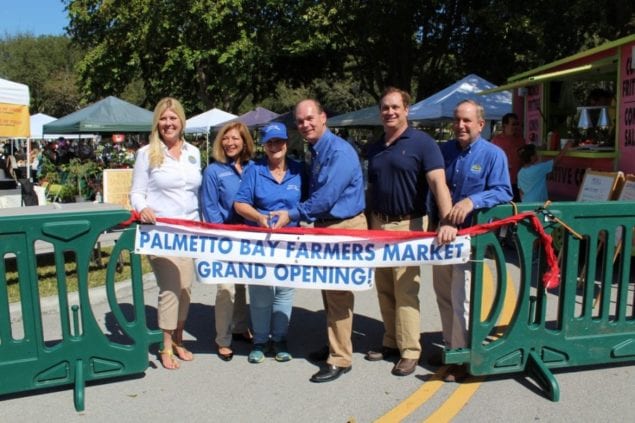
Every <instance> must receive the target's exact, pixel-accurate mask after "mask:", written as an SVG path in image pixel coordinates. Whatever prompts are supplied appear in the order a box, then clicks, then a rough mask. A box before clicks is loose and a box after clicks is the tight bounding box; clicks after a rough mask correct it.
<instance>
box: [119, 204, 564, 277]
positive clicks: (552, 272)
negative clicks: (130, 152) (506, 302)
mask: <svg viewBox="0 0 635 423" xmlns="http://www.w3.org/2000/svg"><path fill="white" fill-rule="evenodd" d="M523 219H529V221H530V222H531V224H532V226H533V228H534V230H535V231H536V232H537V233H538V235H539V236H540V240H541V242H542V246H543V247H544V249H545V254H546V259H547V266H548V269H547V271H546V272H545V274H544V275H543V276H542V283H543V285H544V287H545V288H546V289H552V288H557V287H558V285H559V284H560V269H559V267H558V260H557V258H556V254H555V252H554V251H553V244H552V239H551V235H549V234H547V233H546V232H545V230H544V228H543V227H542V225H541V224H540V220H539V219H538V217H537V216H536V214H535V213H534V212H524V213H519V214H516V215H513V216H509V217H506V218H503V219H500V220H494V221H492V222H489V223H481V224H478V225H474V226H470V227H469V228H465V229H460V230H459V231H458V235H470V236H475V235H482V234H484V233H487V232H490V231H493V230H495V229H498V228H500V227H501V226H505V225H509V224H510V223H517V222H520V221H521V220H523ZM134 222H139V223H142V222H141V221H140V215H139V213H138V212H137V211H134V210H133V211H131V212H130V219H128V220H126V221H124V222H122V223H121V224H120V225H121V226H129V225H131V224H132V223H134ZM157 222H161V223H167V224H171V225H179V226H188V227H193V228H205V229H221V230H226V231H227V230H229V231H231V230H234V231H248V232H273V230H272V229H269V228H262V227H259V226H249V225H227V224H218V223H207V222H197V221H193V220H186V219H173V218H169V217H157ZM275 232H276V233H280V234H291V235H306V234H311V235H337V236H353V237H357V238H363V239H371V240H379V241H407V240H411V239H419V238H433V237H435V236H436V233H435V232H415V231H381V230H375V229H368V230H364V229H332V228H306V227H284V228H279V229H276V230H275Z"/></svg>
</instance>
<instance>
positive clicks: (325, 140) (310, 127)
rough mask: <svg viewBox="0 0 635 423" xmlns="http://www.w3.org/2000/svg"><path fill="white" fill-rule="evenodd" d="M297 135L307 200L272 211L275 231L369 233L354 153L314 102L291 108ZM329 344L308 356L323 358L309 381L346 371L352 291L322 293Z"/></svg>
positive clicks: (350, 353) (349, 359) (326, 379)
mask: <svg viewBox="0 0 635 423" xmlns="http://www.w3.org/2000/svg"><path fill="white" fill-rule="evenodd" d="M295 120H296V125H297V127H298V131H299V132H300V134H301V135H302V137H304V139H305V140H307V142H308V143H309V150H310V151H311V174H310V178H309V197H308V199H307V200H306V201H303V202H301V203H300V204H298V205H297V206H296V207H295V208H293V209H290V210H282V211H277V212H272V213H271V214H272V215H277V216H278V223H277V224H276V226H275V227H282V226H284V225H286V224H287V223H288V222H289V221H290V220H292V221H298V220H304V221H307V222H313V223H314V225H315V227H316V228H338V229H368V225H367V223H366V216H365V215H364V209H365V207H366V203H365V199H364V178H363V175H362V168H361V165H360V162H359V157H358V155H357V152H356V151H355V149H354V148H353V147H352V146H351V145H350V144H349V143H348V142H346V141H345V140H343V139H342V138H340V137H338V136H337V135H335V134H334V133H332V132H331V131H330V130H329V129H328V128H327V126H326V113H324V109H323V108H322V106H321V105H320V103H319V102H318V101H316V100H313V99H307V100H302V101H300V102H299V103H298V104H297V105H296V107H295ZM322 299H323V301H324V309H325V311H326V321H327V332H328V340H329V345H328V349H327V350H325V351H323V352H317V353H312V354H310V357H311V358H315V359H322V360H326V366H324V367H322V369H320V371H319V372H317V373H316V374H314V375H313V376H312V377H311V382H316V383H319V382H329V381H331V380H335V379H337V378H338V377H340V376H341V375H342V374H344V373H347V372H348V371H350V370H351V368H352V362H353V343H352V341H351V335H352V334H353V303H354V297H353V293H352V292H351V291H337V290H324V291H322Z"/></svg>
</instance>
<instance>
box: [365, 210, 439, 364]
mask: <svg viewBox="0 0 635 423" xmlns="http://www.w3.org/2000/svg"><path fill="white" fill-rule="evenodd" d="M426 225H427V218H426V217H419V218H416V219H409V220H400V221H394V222H385V221H383V220H381V219H380V218H379V217H378V216H377V215H376V214H374V213H372V214H371V218H370V227H371V229H381V230H385V231H422V230H423V229H424V228H425V227H426ZM375 286H376V287H377V298H378V300H379V309H380V311H381V316H382V319H383V321H384V338H383V340H382V345H383V346H385V347H389V348H398V349H399V351H400V353H401V357H402V358H409V359H415V360H417V359H419V357H420V356H421V342H420V338H421V313H420V306H419V288H420V286H421V277H420V274H419V267H418V266H410V267H379V268H377V269H375Z"/></svg>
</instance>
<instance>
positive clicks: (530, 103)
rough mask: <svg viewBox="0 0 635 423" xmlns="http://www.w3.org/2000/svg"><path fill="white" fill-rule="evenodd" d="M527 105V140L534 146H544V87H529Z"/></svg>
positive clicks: (526, 98)
mask: <svg viewBox="0 0 635 423" xmlns="http://www.w3.org/2000/svg"><path fill="white" fill-rule="evenodd" d="M525 100H526V101H527V105H526V107H525V110H526V111H527V112H526V113H527V115H526V116H527V120H526V122H527V126H526V127H525V131H526V133H525V139H526V140H527V141H529V142H530V143H532V144H535V145H537V146H542V145H543V142H542V120H543V118H542V110H541V109H540V108H541V100H542V85H532V86H530V87H527V96H526V97H525Z"/></svg>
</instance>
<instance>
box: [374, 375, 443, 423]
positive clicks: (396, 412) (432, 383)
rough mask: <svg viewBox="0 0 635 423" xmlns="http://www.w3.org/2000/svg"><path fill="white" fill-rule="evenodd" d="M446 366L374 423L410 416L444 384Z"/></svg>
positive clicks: (385, 422)
mask: <svg viewBox="0 0 635 423" xmlns="http://www.w3.org/2000/svg"><path fill="white" fill-rule="evenodd" d="M447 369H448V366H442V367H440V368H439V370H437V371H436V373H434V374H432V375H430V379H428V380H427V381H426V382H424V384H423V385H421V388H419V389H417V390H416V391H415V392H413V393H412V395H410V396H409V397H408V398H406V399H405V400H403V401H402V402H401V403H400V404H399V405H397V406H396V407H395V408H393V409H392V410H390V411H389V412H388V413H386V414H384V415H383V416H381V417H380V418H379V419H377V420H375V423H392V422H397V421H401V420H403V419H404V418H406V417H407V416H408V415H410V414H411V413H412V412H413V411H415V410H416V409H417V408H419V407H421V405H422V404H423V403H424V402H426V401H427V400H429V399H430V398H432V396H433V395H434V394H435V393H436V392H437V391H438V390H439V389H441V387H442V386H443V385H444V384H445V382H444V381H443V376H444V375H445V371H446V370H447Z"/></svg>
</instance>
